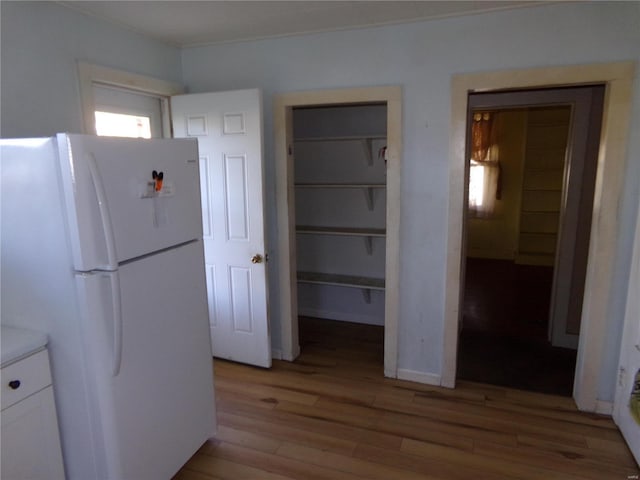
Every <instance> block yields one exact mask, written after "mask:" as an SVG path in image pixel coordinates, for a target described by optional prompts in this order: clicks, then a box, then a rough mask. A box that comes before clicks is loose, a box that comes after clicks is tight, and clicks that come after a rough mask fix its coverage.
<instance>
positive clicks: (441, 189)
mask: <svg viewBox="0 0 640 480" xmlns="http://www.w3.org/2000/svg"><path fill="white" fill-rule="evenodd" d="M639 25H640V6H639V4H638V3H635V2H628V3H627V2H620V3H613V2H590V3H580V4H577V3H576V4H552V5H544V6H538V7H533V8H524V9H517V10H510V11H504V12H497V13H492V14H483V15H473V16H468V17H462V18H450V19H441V20H434V21H428V22H419V23H413V24H407V25H396V26H387V27H378V28H370V29H359V30H350V31H339V32H331V33H326V34H313V35H306V36H297V37H291V38H279V39H270V40H262V41H254V42H245V43H236V44H227V45H218V46H204V47H197V48H189V49H185V50H183V57H182V61H183V77H184V80H185V83H186V85H187V87H188V88H189V89H190V91H191V92H204V91H213V90H225V89H228V90H231V89H239V88H248V87H260V88H262V89H263V90H264V94H265V95H264V98H265V143H266V145H265V146H266V156H267V157H266V162H267V170H266V182H267V202H268V211H267V222H268V225H269V226H270V227H269V232H268V233H269V236H268V238H269V240H270V243H271V245H272V246H273V245H275V244H276V243H277V241H278V232H277V231H276V227H275V225H276V214H275V193H274V190H275V178H274V170H275V168H274V158H273V126H272V99H273V95H274V94H277V93H282V92H290V91H295V90H308V89H324V88H342V87H350V86H354V87H355V86H365V85H389V84H393V85H401V86H402V87H403V90H404V104H403V115H404V118H403V122H404V123H403V136H404V150H403V155H404V157H403V173H402V191H403V193H402V219H401V221H402V225H401V228H402V231H401V252H402V260H401V262H402V265H401V279H400V280H401V294H400V304H401V317H400V325H399V327H400V332H399V342H400V345H399V359H398V360H399V367H400V368H402V369H408V370H413V371H417V372H424V373H427V374H435V375H439V374H440V371H441V364H442V357H443V351H442V344H443V322H444V284H445V257H446V242H447V238H446V232H447V220H448V219H447V202H448V191H447V189H448V168H449V166H448V142H449V120H450V81H451V76H452V75H453V74H455V73H462V72H477V71H490V70H502V69H515V68H530V67H538V66H551V65H563V64H580V63H596V62H609V61H621V60H636V61H637V60H638V59H639V53H640V28H639ZM639 83H640V82H638V81H636V89H635V92H634V110H633V124H632V132H636V135H635V138H634V139H633V140H632V145H631V151H630V154H629V165H628V167H627V169H628V175H627V176H626V179H627V180H626V181H627V183H626V185H625V199H624V201H623V203H622V206H621V215H622V221H621V231H620V234H619V239H620V245H619V247H620V251H621V252H622V254H621V256H620V258H618V262H617V264H616V279H619V283H620V285H619V287H620V288H619V292H620V294H619V295H618V297H617V298H615V299H614V301H613V302H612V305H611V308H610V316H609V318H610V322H611V325H610V328H608V332H609V334H610V336H609V337H608V338H607V340H606V342H607V345H606V349H607V350H606V352H605V362H604V365H603V369H602V372H601V376H600V378H601V379H602V381H601V384H600V398H601V399H602V400H612V399H613V382H614V380H613V379H614V378H615V368H616V364H617V357H618V346H619V341H620V331H621V330H620V328H621V320H622V317H623V313H624V300H625V294H624V293H623V292H624V291H626V289H625V288H623V287H624V285H625V284H626V278H628V271H629V270H628V261H627V262H626V263H625V259H627V258H629V252H630V251H631V242H632V235H633V223H634V220H633V219H634V218H635V217H634V215H633V214H634V213H635V209H636V208H637V202H636V204H634V203H633V201H632V200H631V199H633V198H634V195H635V196H637V194H638V180H637V179H638V178H640V144H639V143H638V140H637V136H638V135H637V132H638V131H640V105H639V102H640V92H639V87H640V85H638V84H639ZM634 175H635V176H634ZM631 177H633V179H634V180H632V179H631ZM636 198H637V197H636ZM274 254H275V252H274V251H273V250H272V255H274ZM273 260H274V261H272V262H270V265H271V268H272V270H271V271H270V280H271V285H270V291H271V299H270V305H271V306H272V320H273V326H272V332H274V334H275V335H277V332H278V331H279V320H280V319H279V318H278V317H279V312H280V305H279V302H278V296H279V291H278V287H277V282H276V279H277V272H275V268H276V265H277V261H275V260H276V259H275V258H274V259H273ZM275 335H274V337H275ZM279 343H280V340H279V339H278V338H274V346H275V347H277V346H278V345H279Z"/></svg>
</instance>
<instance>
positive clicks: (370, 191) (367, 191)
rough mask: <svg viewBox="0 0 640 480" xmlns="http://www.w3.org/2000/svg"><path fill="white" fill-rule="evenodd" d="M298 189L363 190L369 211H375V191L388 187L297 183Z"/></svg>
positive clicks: (357, 184)
mask: <svg viewBox="0 0 640 480" xmlns="http://www.w3.org/2000/svg"><path fill="white" fill-rule="evenodd" d="M295 186H296V188H347V189H348V188H352V189H361V190H362V191H363V192H364V198H365V201H366V202H367V208H368V209H369V211H373V207H374V201H375V198H374V191H375V189H377V188H380V189H384V188H387V185H386V184H384V183H296V184H295Z"/></svg>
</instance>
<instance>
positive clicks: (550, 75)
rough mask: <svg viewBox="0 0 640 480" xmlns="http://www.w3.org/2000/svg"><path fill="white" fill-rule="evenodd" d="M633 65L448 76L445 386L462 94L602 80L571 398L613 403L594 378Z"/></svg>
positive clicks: (456, 322)
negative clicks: (604, 397)
mask: <svg viewBox="0 0 640 480" xmlns="http://www.w3.org/2000/svg"><path fill="white" fill-rule="evenodd" d="M634 70H635V64H634V63H633V62H619V63H602V64H590V65H576V66H562V67H549V68H532V69H524V70H506V71H497V72H486V73H473V74H458V75H454V76H453V77H452V80H451V126H450V128H451V135H450V137H449V221H448V241H447V259H446V272H445V275H446V284H445V319H444V320H445V324H444V335H443V342H444V349H443V359H442V366H443V367H442V380H441V383H442V385H443V386H447V387H451V388H453V387H455V380H456V362H457V353H458V332H459V327H460V325H461V323H460V316H461V308H460V305H461V300H462V288H461V286H462V284H461V279H462V278H461V276H462V272H461V266H462V260H463V259H462V253H463V249H462V242H463V234H464V209H465V208H466V205H465V204H464V196H465V195H464V191H465V181H466V177H465V166H466V161H465V147H466V133H467V103H468V94H469V93H470V92H485V91H492V90H506V89H515V88H525V89H530V88H545V87H562V86H578V85H588V84H594V83H601V84H602V83H603V84H605V98H604V108H603V119H602V130H601V134H600V151H599V155H598V171H597V174H596V187H595V193H594V202H593V214H592V225H591V234H590V235H591V241H590V245H589V253H588V259H587V276H586V280H585V289H584V303H583V309H582V318H581V328H580V341H579V345H578V357H577V362H576V373H575V382H574V390H573V396H574V398H575V401H576V403H577V405H578V408H579V409H581V410H587V411H603V412H606V413H611V411H610V410H611V406H612V405H611V404H609V403H608V402H607V404H604V403H602V402H599V400H598V382H599V379H600V369H601V363H602V358H603V349H604V343H605V340H606V335H605V333H606V327H607V308H608V304H609V299H610V297H611V294H612V291H611V289H612V275H613V264H614V259H615V257H616V254H617V248H616V233H617V231H618V223H619V221H618V218H617V215H616V214H615V212H616V209H617V204H618V201H619V198H620V193H621V191H622V185H623V180H624V167H625V164H626V148H627V143H628V141H627V140H628V134H629V119H630V113H631V94H632V83H633V76H634Z"/></svg>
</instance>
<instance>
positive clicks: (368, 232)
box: [296, 225, 386, 237]
mask: <svg viewBox="0 0 640 480" xmlns="http://www.w3.org/2000/svg"><path fill="white" fill-rule="evenodd" d="M296 232H297V233H301V234H305V233H308V234H316V235H344V236H351V237H354V236H355V237H384V236H385V235H386V231H385V229H384V228H351V227H314V226H310V225H298V226H297V227H296Z"/></svg>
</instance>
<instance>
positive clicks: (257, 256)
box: [251, 253, 262, 263]
mask: <svg viewBox="0 0 640 480" xmlns="http://www.w3.org/2000/svg"><path fill="white" fill-rule="evenodd" d="M251 263H262V255H260V254H259V253H256V254H255V255H254V256H253V257H251Z"/></svg>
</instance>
